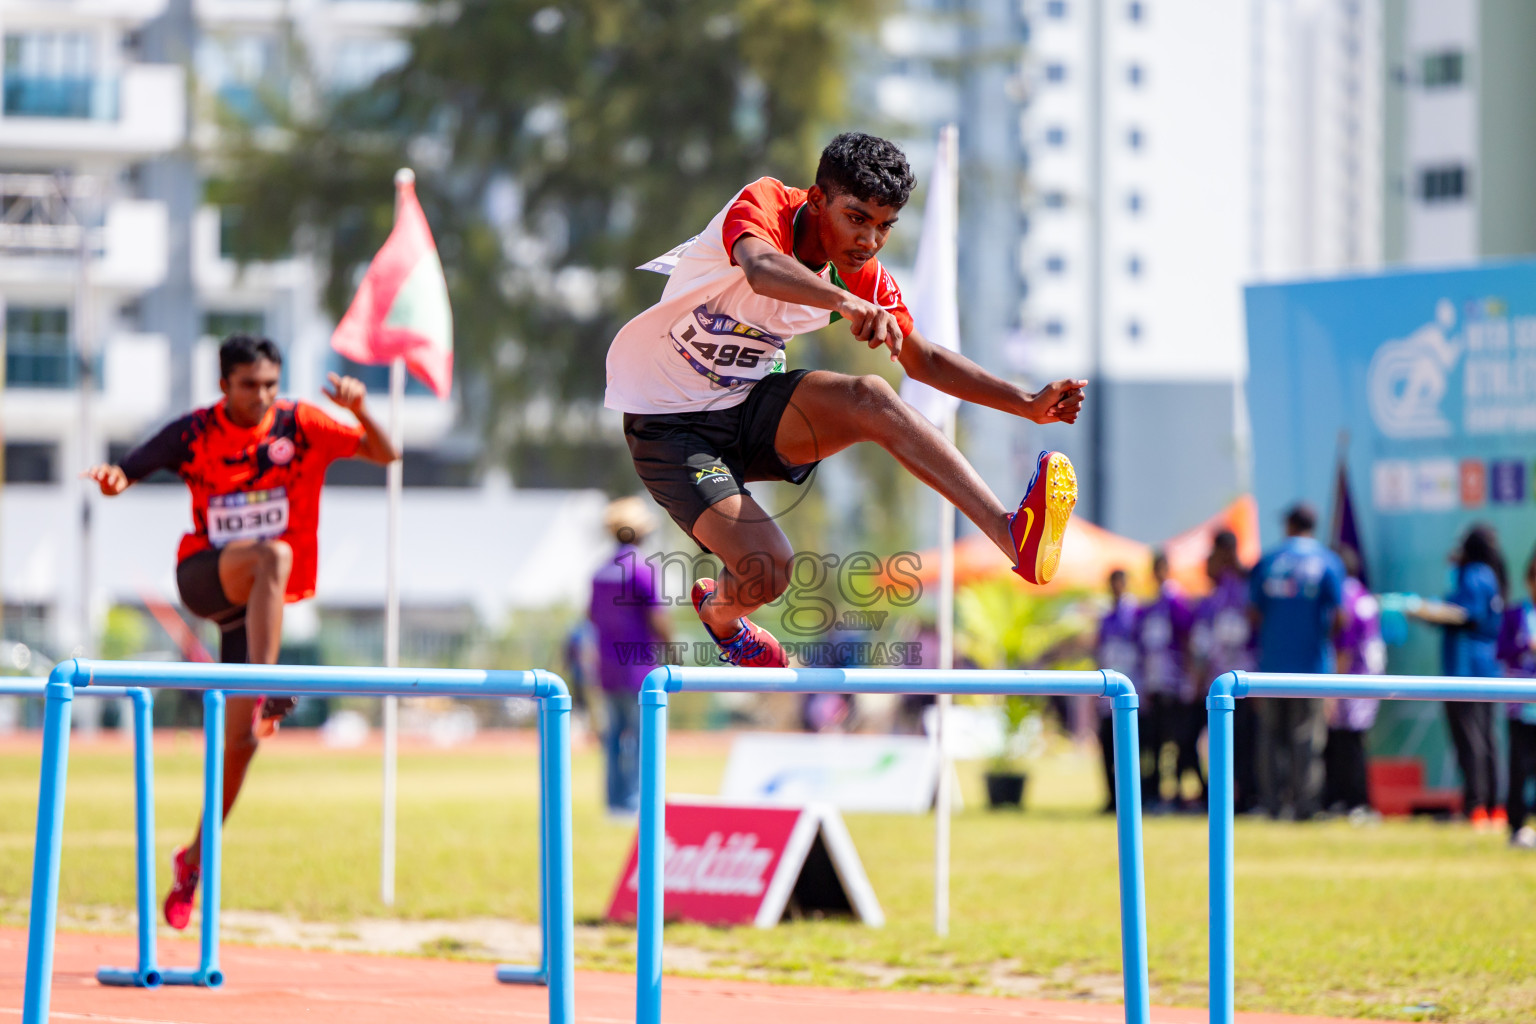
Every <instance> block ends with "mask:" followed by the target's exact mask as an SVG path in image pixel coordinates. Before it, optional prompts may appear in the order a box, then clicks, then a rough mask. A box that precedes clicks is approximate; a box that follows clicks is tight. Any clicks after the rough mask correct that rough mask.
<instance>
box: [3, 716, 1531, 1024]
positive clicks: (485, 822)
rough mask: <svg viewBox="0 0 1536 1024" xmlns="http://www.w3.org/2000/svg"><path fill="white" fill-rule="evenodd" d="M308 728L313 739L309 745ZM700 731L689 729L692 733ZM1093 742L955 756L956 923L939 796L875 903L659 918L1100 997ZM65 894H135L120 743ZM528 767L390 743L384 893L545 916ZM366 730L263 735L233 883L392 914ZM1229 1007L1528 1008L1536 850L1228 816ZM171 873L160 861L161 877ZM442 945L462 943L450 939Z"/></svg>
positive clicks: (779, 973)
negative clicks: (1004, 799) (780, 921)
mask: <svg viewBox="0 0 1536 1024" xmlns="http://www.w3.org/2000/svg"><path fill="white" fill-rule="evenodd" d="M301 746H302V748H303V749H301ZM676 748H677V749H678V750H679V751H680V752H676V753H674V754H673V755H672V756H671V758H670V760H669V763H668V782H669V784H670V788H671V789H672V790H673V791H674V792H694V793H711V792H715V791H716V789H717V786H718V782H719V778H720V774H721V772H722V770H723V768H724V754H723V748H719V749H716V748H715V747H713V746H710V745H703V746H701V745H699V744H689V743H687V742H679V743H677V744H676ZM690 749H693V750H696V751H697V750H701V749H704V750H707V752H702V753H699V752H695V753H690V752H689V750H690ZM199 751H200V747H199V743H198V738H197V737H196V736H194V735H191V734H186V735H183V736H181V737H179V738H178V739H177V742H176V744H175V748H174V750H172V751H171V752H169V753H166V754H163V755H162V756H160V757H159V758H158V760H157V763H156V798H157V803H156V814H157V820H158V823H159V839H160V854H161V861H160V862H159V863H160V864H164V863H165V858H166V857H167V856H168V855H169V852H170V850H171V847H172V846H173V845H174V844H175V843H177V842H181V841H183V836H184V834H185V832H186V830H187V829H188V828H189V826H190V824H191V823H192V821H193V820H194V817H195V815H196V813H197V807H198V804H199V794H200V785H201V782H200V755H199ZM1096 757H1097V755H1096V754H1091V753H1087V752H1082V751H1074V750H1068V749H1066V748H1065V747H1062V748H1060V749H1058V750H1057V751H1056V752H1055V753H1054V754H1053V755H1051V756H1050V757H1048V758H1046V759H1044V760H1043V761H1042V763H1041V764H1039V765H1038V766H1037V768H1036V770H1035V771H1034V773H1033V775H1032V778H1031V782H1030V786H1031V792H1030V798H1029V802H1030V810H1029V811H1028V812H1027V813H1025V814H1023V815H1018V814H990V813H988V812H986V811H985V810H982V809H980V807H979V804H980V800H979V795H980V785H979V779H978V778H977V777H975V775H974V774H971V775H967V776H966V777H965V783H966V786H967V790H966V795H967V800H968V803H967V807H966V809H965V810H964V811H962V812H961V813H960V814H959V815H958V817H957V820H956V822H955V829H954V886H953V891H952V905H953V922H954V924H953V931H952V934H951V935H950V936H949V937H948V938H946V939H939V938H936V937H935V936H934V934H933V931H932V924H931V920H932V918H931V906H932V896H933V893H932V837H933V825H932V821H931V820H930V819H928V818H909V817H898V816H874V815H850V816H849V817H848V826H849V829H850V831H851V832H852V834H853V837H854V840H855V842H856V843H857V845H858V848H859V852H860V854H861V856H862V858H863V861H864V865H865V868H866V870H867V871H868V873H869V876H870V879H871V881H872V882H873V884H874V888H875V891H876V893H877V894H878V896H879V898H880V900H881V903H882V905H883V906H884V908H885V910H886V914H887V917H888V919H889V923H888V924H887V925H886V927H885V928H883V929H869V928H865V927H862V926H858V925H853V924H848V923H845V922H835V921H814V922H796V923H792V924H788V925H785V926H781V927H779V928H775V929H772V930H768V931H758V930H756V929H752V928H740V929H734V930H723V929H711V928H703V927H698V926H692V925H677V926H672V927H669V929H668V933H667V942H668V948H669V950H680V951H683V950H686V951H687V956H686V959H685V960H680V962H684V963H686V964H687V966H688V968H689V969H690V970H695V971H701V972H704V973H710V974H717V975H728V976H742V977H753V978H765V979H769V980H775V981H783V982H788V983H795V982H805V983H818V984H830V985H843V986H866V987H867V986H872V985H890V986H900V987H927V988H943V989H952V990H970V991H1003V992H1031V993H1037V994H1039V995H1042V996H1047V997H1059V998H1069V999H1070V998H1092V999H1113V998H1115V997H1114V995H1113V990H1114V987H1115V986H1116V985H1117V984H1118V979H1117V977H1116V974H1117V971H1118V964H1119V935H1118V920H1119V918H1118V910H1117V906H1118V901H1117V895H1116V882H1115V864H1114V857H1115V841H1114V826H1113V822H1112V821H1111V820H1110V819H1108V818H1105V817H1102V816H1100V815H1098V814H1096V813H1094V812H1095V809H1096V807H1097V805H1098V804H1099V802H1100V800H1101V796H1100V792H1099V783H1098V781H1097V774H1096V773H1097V769H1096ZM599 769H600V763H599V757H598V755H597V753H596V752H595V751H593V750H590V749H589V750H585V751H582V752H579V753H578V754H577V756H576V761H575V773H576V777H575V794H576V804H575V811H574V818H575V839H576V914H577V918H578V920H579V921H582V922H586V923H590V924H597V923H598V919H599V917H600V915H601V914H602V912H603V910H604V909H605V908H606V906H607V901H608V898H609V896H610V894H611V891H612V887H613V884H614V881H615V878H616V877H617V874H618V871H619V868H620V866H621V864H622V862H623V858H624V856H625V854H626V852H627V850H628V848H629V844H630V842H631V838H632V834H633V832H632V827H628V826H624V825H620V824H614V823H610V822H608V821H606V820H605V818H604V816H603V814H602V811H601V807H600V804H599V800H598V792H599ZM70 772H71V774H70V788H69V804H68V810H67V815H66V835H65V854H64V869H63V882H62V888H61V894H60V899H61V904H62V906H63V907H64V908H65V909H66V911H68V910H71V909H73V910H75V911H78V912H80V913H82V914H88V913H90V912H91V911H92V909H93V908H100V907H102V906H106V905H115V906H120V907H130V906H131V905H132V898H133V862H132V849H133V833H132V824H133V803H132V781H131V775H130V772H129V758H128V754H127V751H126V749H122V750H118V749H103V748H100V747H96V748H91V747H84V746H82V747H79V748H78V749H77V750H76V753H75V754H74V756H73V757H72V759H71V766H70ZM535 780H536V775H535V766H534V760H533V757H532V753H531V750H530V749H529V747H528V746H527V744H525V743H520V744H516V745H509V746H508V749H507V750H506V752H504V753H503V752H500V751H498V750H496V749H494V748H493V749H487V748H486V747H485V746H484V745H483V744H482V745H479V746H478V747H477V748H476V749H475V750H474V751H470V752H443V753H436V752H434V753H408V754H405V755H403V756H402V758H401V764H400V837H401V838H400V852H399V878H400V884H399V903H398V906H397V908H396V913H397V914H398V915H399V916H401V917H404V918H411V919H423V918H430V919H442V920H455V919H465V918H472V917H495V918H505V919H512V920H519V921H530V922H531V921H534V920H536V917H537V915H536V909H535V901H536V893H535V891H534V889H533V887H532V886H531V885H529V884H528V883H527V881H526V880H527V879H531V878H533V877H535V875H534V871H535V858H534V836H535V832H534V829H535V824H534V807H535V801H536V790H535V787H536V782H535ZM36 787H37V758H36V755H35V754H34V753H28V752H25V751H24V750H22V749H20V748H18V747H17V746H15V745H12V746H10V747H7V748H4V749H3V750H0V917H3V920H4V921H5V923H8V924H20V923H21V922H22V921H23V920H25V916H26V904H25V900H26V894H27V892H28V886H29V879H30V873H31V852H32V835H33V832H32V830H33V826H34V822H35V813H36V812H35V807H36ZM378 792H379V770H378V758H377V755H372V754H363V753H329V752H327V753H320V752H317V751H316V750H315V749H314V748H313V747H312V746H311V745H309V744H302V745H301V744H298V743H294V744H291V745H290V746H289V747H288V748H287V749H285V748H284V746H283V744H282V743H281V742H279V743H277V744H275V745H273V746H272V748H271V749H270V750H268V751H264V752H263V754H262V755H261V759H260V760H258V762H257V764H256V766H255V768H254V769H253V772H252V777H251V780H250V782H249V785H248V787H247V790H246V792H245V794H244V795H243V796H242V797H241V804H240V806H239V807H238V808H237V810H236V813H235V817H234V818H233V819H232V821H231V827H230V829H229V831H228V832H227V844H226V858H225V879H226V882H225V905H226V906H228V907H234V908H243V909H250V910H265V911H272V912H277V913H280V914H284V915H288V916H292V917H295V918H301V919H305V920H325V921H338V922H346V921H353V920H356V919H358V918H374V917H380V916H384V915H383V908H382V907H381V906H380V905H379V903H378V899H377V886H378V830H379V820H378ZM1237 854H1238V867H1237V927H1238V947H1237V963H1238V992H1237V997H1238V1007H1239V1008H1240V1009H1247V1010H1274V1011H1288V1012H1295V1013H1318V1014H1331V1015H1337V1016H1362V1017H1375V1018H1385V1019H1394V1020H1397V1019H1401V1020H1446V1021H1498V1022H1506V1021H1507V1022H1515V1021H1529V1020H1532V1019H1536V856H1531V855H1529V854H1526V855H1522V854H1520V853H1517V852H1514V851H1511V850H1509V849H1508V848H1507V847H1506V846H1505V845H1504V840H1503V837H1502V836H1483V835H1474V834H1472V833H1471V832H1470V831H1469V830H1467V829H1464V828H1460V827H1452V826H1445V825H1437V824H1434V823H1430V822H1391V823H1387V824H1384V825H1381V826H1378V827H1366V828H1353V827H1351V826H1349V825H1348V824H1345V823H1342V822H1340V823H1327V824H1321V825H1312V826H1297V825H1279V824H1270V823H1267V822H1256V821H1243V822H1241V823H1240V824H1239V827H1238V836H1237ZM1146 862H1147V912H1148V919H1149V937H1150V944H1151V973H1152V986H1153V1001H1154V1002H1156V1003H1160V1004H1171V1005H1182V1006H1203V1005H1204V1004H1205V1001H1206V999H1205V985H1206V978H1205V971H1206V935H1207V933H1206V921H1205V907H1206V886H1205V880H1206V848H1205V822H1204V819H1193V818H1177V819H1175V818H1157V819H1148V821H1147V822H1146ZM162 881H163V880H162ZM595 936H596V937H595V938H594V937H593V935H592V934H586V935H585V936H584V938H583V940H582V942H581V943H580V945H579V949H578V956H579V960H578V963H579V965H580V966H584V967H594V968H605V969H615V970H618V969H625V968H627V967H630V966H632V965H633V942H632V939H633V933H632V932H630V931H629V930H627V929H621V928H617V927H604V928H601V929H598V930H597V931H596V932H595ZM445 948H446V949H449V950H451V949H452V944H448V945H447V946H445Z"/></svg>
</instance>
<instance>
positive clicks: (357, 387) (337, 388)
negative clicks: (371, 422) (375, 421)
mask: <svg viewBox="0 0 1536 1024" xmlns="http://www.w3.org/2000/svg"><path fill="white" fill-rule="evenodd" d="M326 377H327V378H328V379H329V380H330V382H331V386H330V387H328V388H321V389H320V390H321V391H324V392H325V397H326V398H329V399H330V400H331V401H333V402H335V403H336V404H337V405H339V406H341V407H342V408H343V409H345V410H347V411H348V412H350V413H353V414H356V413H360V412H362V411H363V406H364V405H366V404H367V401H368V389H367V388H366V387H364V386H363V382H362V381H360V380H358V379H357V378H356V377H343V376H341V375H340V374H336V373H328V374H326Z"/></svg>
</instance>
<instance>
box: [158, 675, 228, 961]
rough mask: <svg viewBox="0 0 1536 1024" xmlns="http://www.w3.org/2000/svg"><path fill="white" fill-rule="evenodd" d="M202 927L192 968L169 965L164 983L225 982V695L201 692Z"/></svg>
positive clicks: (209, 691)
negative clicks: (222, 927) (221, 931)
mask: <svg viewBox="0 0 1536 1024" xmlns="http://www.w3.org/2000/svg"><path fill="white" fill-rule="evenodd" d="M202 855H203V856H202V872H203V883H202V884H203V928H202V936H201V939H202V941H201V944H200V947H199V948H200V953H199V956H198V964H197V966H196V967H195V968H191V969H187V968H170V967H167V968H165V969H164V970H162V971H161V972H160V980H161V981H162V982H163V983H164V984H166V985H198V986H202V987H205V988H218V987H219V986H220V985H222V984H224V972H223V971H221V970H219V901H220V899H221V896H222V875H223V870H222V869H223V857H224V694H223V692H222V691H220V690H208V691H206V692H205V693H204V694H203V848H202Z"/></svg>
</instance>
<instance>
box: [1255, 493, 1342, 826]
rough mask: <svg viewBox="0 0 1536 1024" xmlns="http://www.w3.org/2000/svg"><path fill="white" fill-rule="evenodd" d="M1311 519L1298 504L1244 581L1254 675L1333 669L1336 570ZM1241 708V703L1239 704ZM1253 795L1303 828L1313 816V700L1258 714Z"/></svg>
mask: <svg viewBox="0 0 1536 1024" xmlns="http://www.w3.org/2000/svg"><path fill="white" fill-rule="evenodd" d="M1316 528H1317V513H1316V512H1315V511H1314V510H1313V509H1312V507H1311V506H1310V505H1307V504H1306V503H1299V504H1297V505H1294V506H1292V507H1291V508H1290V509H1289V510H1288V511H1287V512H1286V514H1285V532H1286V539H1285V540H1284V541H1283V542H1281V543H1280V544H1279V545H1278V546H1277V547H1275V548H1274V549H1273V550H1271V551H1269V552H1266V553H1265V555H1264V557H1263V558H1261V559H1259V564H1258V565H1256V566H1255V567H1254V570H1253V576H1252V577H1251V578H1250V579H1249V586H1248V592H1249V599H1250V600H1251V602H1252V604H1253V618H1254V622H1255V624H1256V625H1257V627H1258V631H1259V671H1261V672H1286V673H1321V672H1329V671H1332V669H1333V663H1334V659H1333V644H1332V636H1333V634H1334V633H1335V632H1336V631H1337V630H1338V620H1339V603H1340V601H1341V600H1342V599H1343V590H1344V566H1343V563H1341V562H1340V561H1339V557H1338V556H1337V555H1335V554H1334V553H1333V552H1332V551H1329V550H1328V549H1327V548H1325V547H1324V546H1323V545H1322V544H1320V543H1319V542H1318V541H1317V540H1316V538H1314V537H1313V536H1312V533H1313V531H1314V530H1315V529H1316ZM1239 703H1241V702H1239ZM1259 723H1260V725H1259V751H1260V752H1259V788H1260V791H1261V798H1262V802H1263V804H1264V809H1265V810H1266V811H1267V812H1268V813H1269V815H1270V817H1272V818H1295V819H1296V820H1298V821H1304V820H1306V819H1308V818H1310V817H1312V816H1313V815H1314V814H1316V813H1317V810H1318V801H1319V798H1320V797H1321V796H1322V788H1323V760H1322V753H1323V742H1324V740H1325V738H1326V737H1327V732H1328V722H1327V718H1326V717H1325V709H1324V707H1323V702H1322V701H1321V700H1318V699H1291V698H1285V699H1275V700H1269V701H1266V702H1265V703H1264V704H1262V705H1261V706H1260V708H1259Z"/></svg>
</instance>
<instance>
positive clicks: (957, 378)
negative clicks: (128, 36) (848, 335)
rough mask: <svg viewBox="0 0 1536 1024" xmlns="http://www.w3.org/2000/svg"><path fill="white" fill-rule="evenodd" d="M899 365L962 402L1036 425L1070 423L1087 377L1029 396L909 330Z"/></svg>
mask: <svg viewBox="0 0 1536 1024" xmlns="http://www.w3.org/2000/svg"><path fill="white" fill-rule="evenodd" d="M901 368H902V369H903V370H905V371H907V376H909V377H911V378H912V379H913V380H916V381H921V382H922V383H924V384H927V385H928V386H929V387H932V388H936V389H937V390H939V391H942V392H944V393H945V394H948V395H954V396H955V397H956V398H958V399H960V400H961V401H962V402H970V403H972V404H974V405H985V406H987V407H988V408H991V409H1001V410H1002V411H1003V412H1007V413H1012V414H1013V415H1015V416H1022V417H1023V418H1025V419H1027V420H1033V421H1034V422H1036V423H1056V422H1061V423H1073V422H1076V420H1077V414H1078V412H1079V411H1080V410H1081V409H1082V407H1083V388H1085V387H1087V386H1088V382H1087V381H1086V380H1077V379H1072V378H1068V379H1065V380H1058V381H1054V382H1052V383H1050V384H1047V385H1046V386H1045V387H1044V388H1041V389H1040V390H1039V391H1037V392H1035V393H1034V394H1030V393H1029V392H1028V391H1025V390H1024V389H1023V388H1021V387H1018V386H1017V385H1014V384H1010V383H1008V382H1007V381H1005V380H1003V379H1002V378H1001V377H998V376H995V375H994V374H991V373H988V372H987V371H986V370H984V369H982V368H981V367H980V366H977V365H976V364H975V363H973V362H971V360H969V359H967V358H965V356H963V355H961V354H960V353H958V352H951V351H950V350H949V349H947V348H944V347H943V346H941V345H935V344H933V343H932V342H930V341H929V340H928V339H927V338H924V337H923V336H922V334H921V333H919V332H917V331H913V332H912V333H911V334H909V335H907V342H906V344H905V345H903V346H902V349H901Z"/></svg>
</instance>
